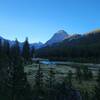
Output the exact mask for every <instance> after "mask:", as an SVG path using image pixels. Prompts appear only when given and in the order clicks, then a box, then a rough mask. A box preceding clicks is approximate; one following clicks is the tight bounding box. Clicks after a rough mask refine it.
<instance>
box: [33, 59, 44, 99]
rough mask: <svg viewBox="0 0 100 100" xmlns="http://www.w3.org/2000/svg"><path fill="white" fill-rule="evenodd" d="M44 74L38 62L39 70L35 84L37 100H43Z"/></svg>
mask: <svg viewBox="0 0 100 100" xmlns="http://www.w3.org/2000/svg"><path fill="white" fill-rule="evenodd" d="M43 84H44V83H43V72H42V69H41V66H40V63H39V61H38V70H37V72H36V75H35V84H34V90H35V91H34V96H35V99H36V100H40V99H41V98H43V95H44V91H43Z"/></svg>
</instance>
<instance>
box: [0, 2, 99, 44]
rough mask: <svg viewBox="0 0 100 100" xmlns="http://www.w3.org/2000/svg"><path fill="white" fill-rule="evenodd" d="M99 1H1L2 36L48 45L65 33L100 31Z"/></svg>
mask: <svg viewBox="0 0 100 100" xmlns="http://www.w3.org/2000/svg"><path fill="white" fill-rule="evenodd" d="M99 4H100V1H99V0H74V1H73V0H0V36H2V37H4V38H6V39H10V40H15V38H18V40H19V41H21V42H22V41H24V40H25V37H28V38H29V42H30V43H33V42H39V41H41V42H43V43H45V42H46V41H47V40H48V39H50V38H51V37H52V35H53V34H54V33H55V32H57V31H59V30H62V29H63V30H65V31H66V32H67V33H69V34H74V33H82V34H83V33H86V32H89V31H92V30H95V29H99V28H100V13H99V10H100V6H99Z"/></svg>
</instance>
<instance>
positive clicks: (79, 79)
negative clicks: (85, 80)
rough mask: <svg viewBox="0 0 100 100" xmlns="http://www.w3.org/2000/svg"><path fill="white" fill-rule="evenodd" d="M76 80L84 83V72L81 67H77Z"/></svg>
mask: <svg viewBox="0 0 100 100" xmlns="http://www.w3.org/2000/svg"><path fill="white" fill-rule="evenodd" d="M76 79H77V80H78V82H79V83H82V71H81V69H80V67H76Z"/></svg>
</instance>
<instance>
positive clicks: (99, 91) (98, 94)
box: [93, 69, 100, 100]
mask: <svg viewBox="0 0 100 100" xmlns="http://www.w3.org/2000/svg"><path fill="white" fill-rule="evenodd" d="M93 99H94V100H100V69H99V71H98V76H97V85H96V86H95V95H94V98H93Z"/></svg>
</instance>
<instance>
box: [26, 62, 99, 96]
mask: <svg viewBox="0 0 100 100" xmlns="http://www.w3.org/2000/svg"><path fill="white" fill-rule="evenodd" d="M77 66H80V67H81V68H83V67H85V66H84V65H75V66H74V65H73V64H72V65H52V66H51V65H44V64H41V68H42V70H43V73H44V76H45V77H46V76H48V71H49V70H50V67H52V68H54V71H55V77H56V80H57V81H59V82H60V81H61V80H63V79H64V78H65V77H66V75H67V73H68V71H69V70H71V71H72V72H73V82H72V83H73V86H74V87H75V88H76V89H79V90H81V91H82V92H84V91H88V92H89V93H90V95H92V94H93V90H94V87H95V85H96V81H95V79H96V75H97V71H98V67H97V69H96V67H95V70H94V67H93V68H92V67H90V68H91V69H92V72H93V75H94V79H93V80H88V81H83V82H82V83H81V84H79V82H78V81H76V79H75V71H76V67H77ZM37 69H38V64H35V63H33V64H31V65H27V66H25V72H26V73H27V78H28V81H29V83H30V84H31V86H33V84H34V75H35V74H36V71H37Z"/></svg>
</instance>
